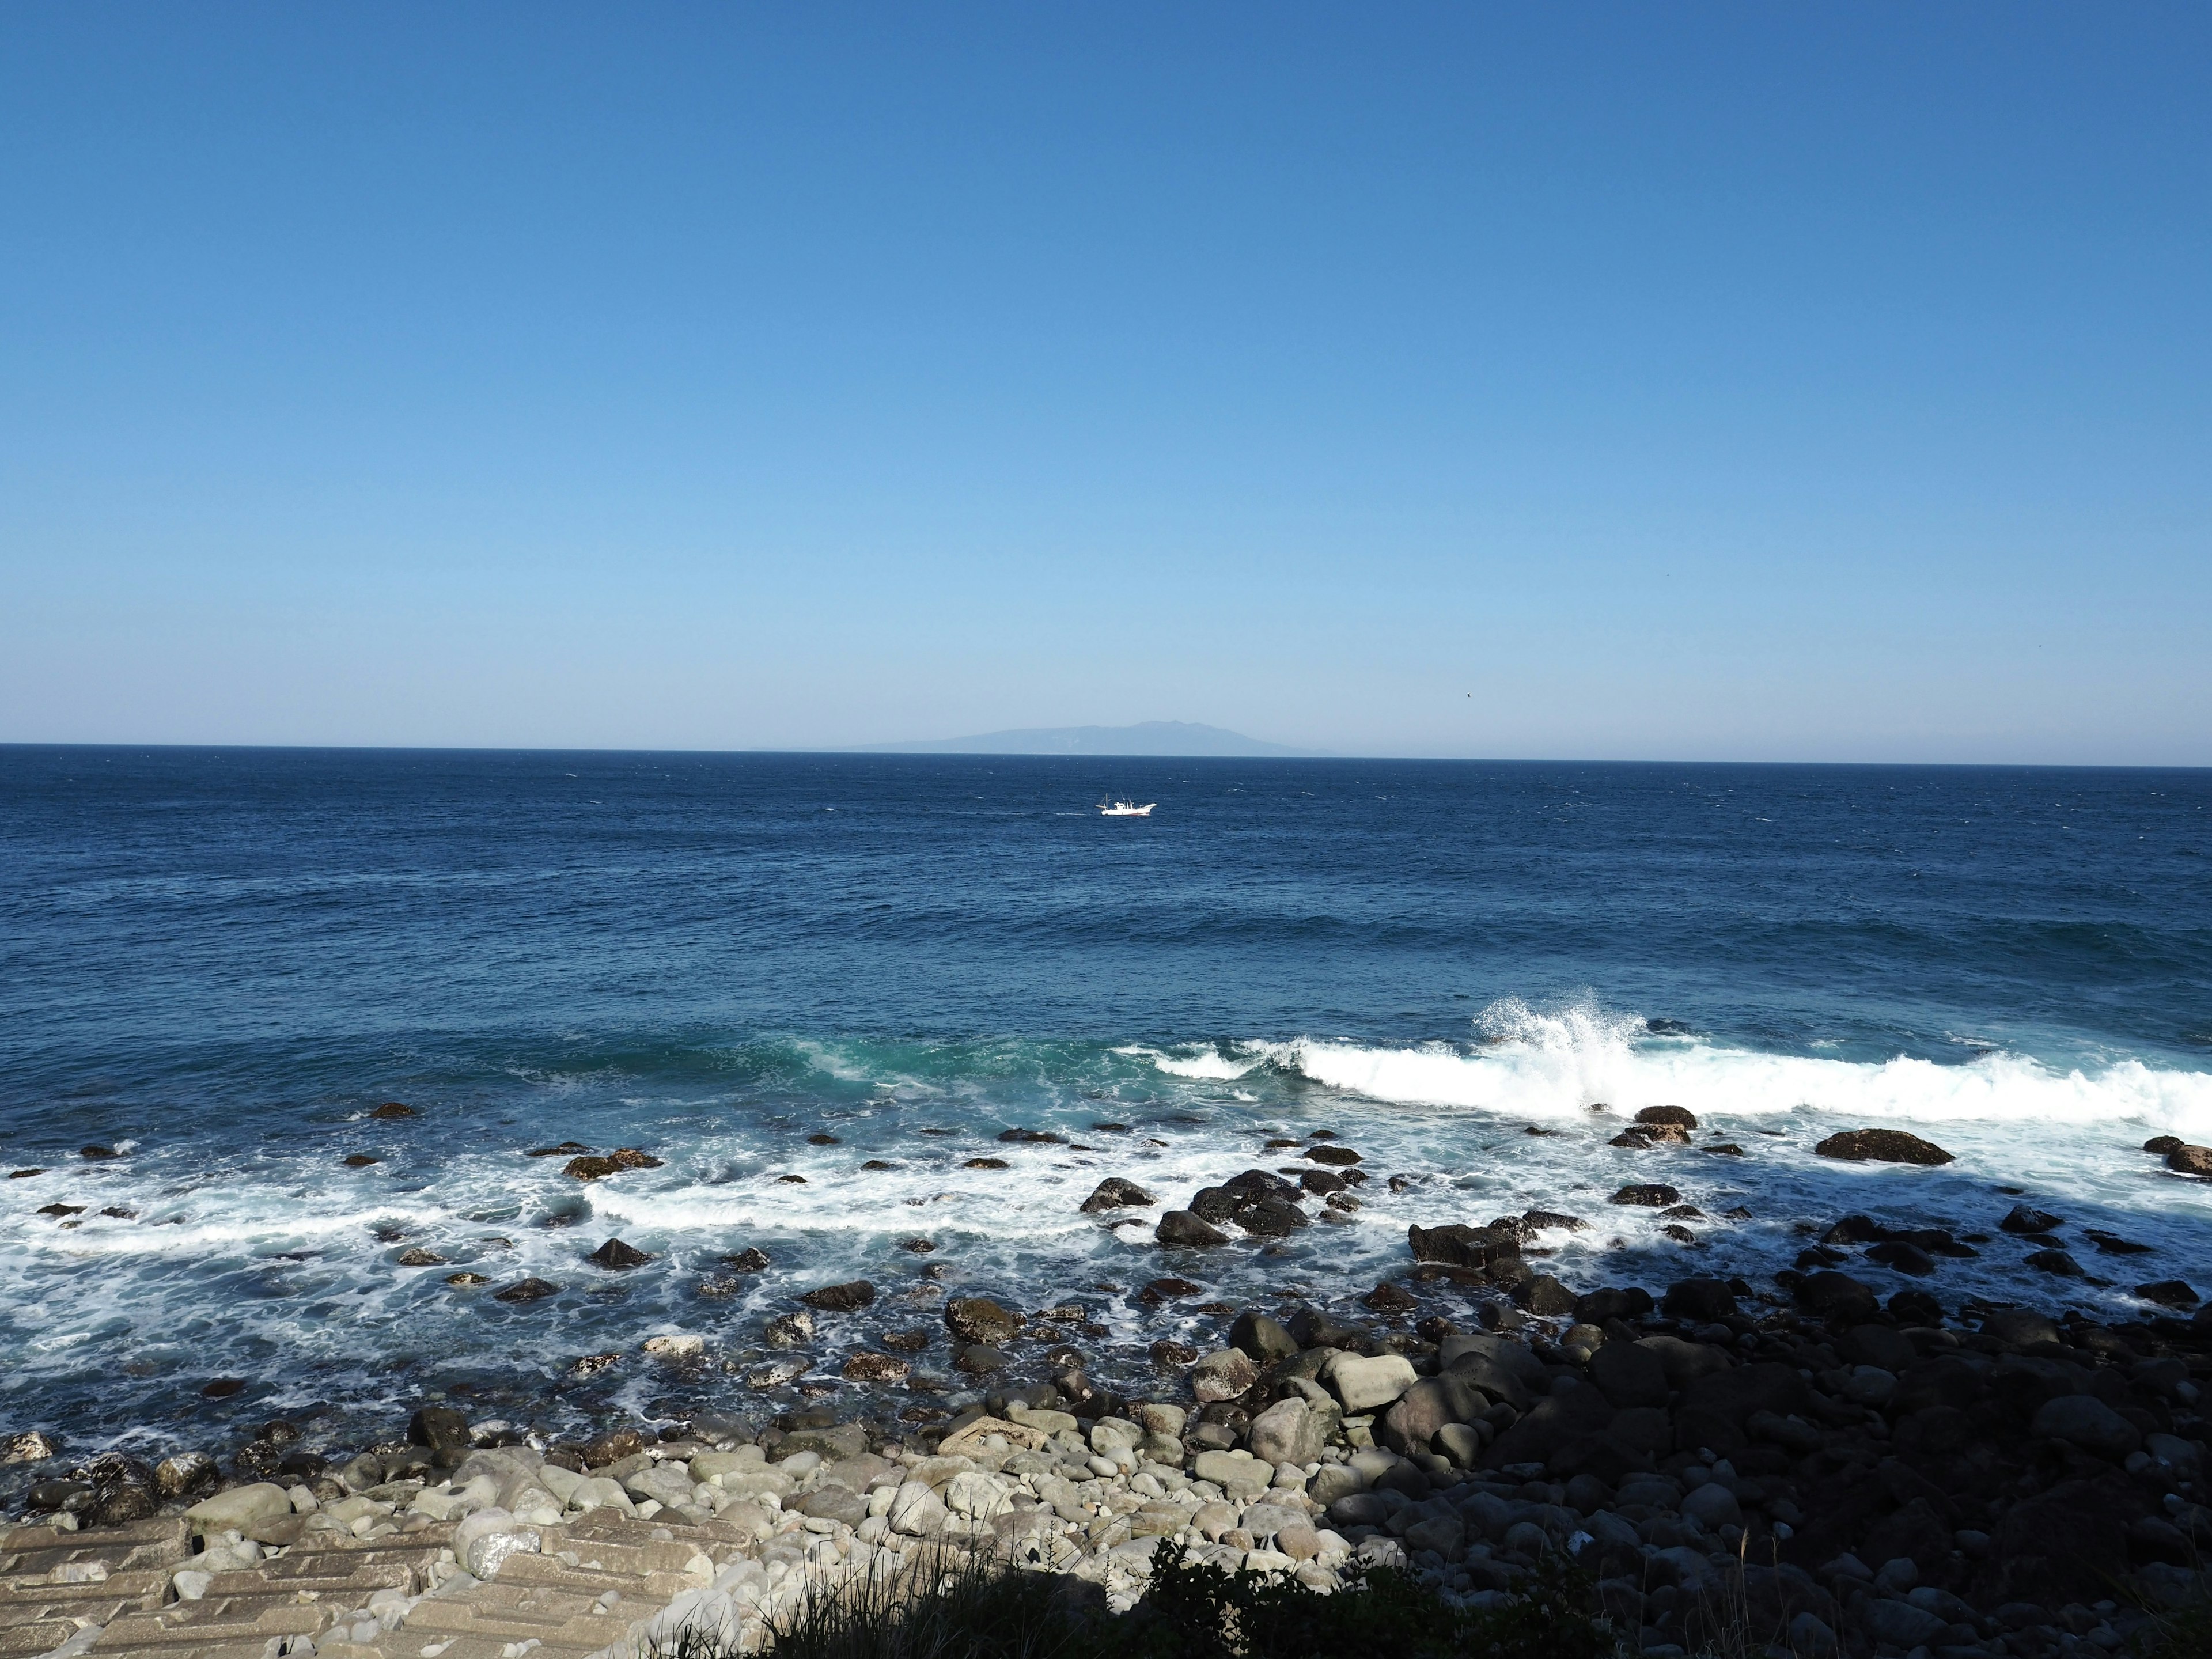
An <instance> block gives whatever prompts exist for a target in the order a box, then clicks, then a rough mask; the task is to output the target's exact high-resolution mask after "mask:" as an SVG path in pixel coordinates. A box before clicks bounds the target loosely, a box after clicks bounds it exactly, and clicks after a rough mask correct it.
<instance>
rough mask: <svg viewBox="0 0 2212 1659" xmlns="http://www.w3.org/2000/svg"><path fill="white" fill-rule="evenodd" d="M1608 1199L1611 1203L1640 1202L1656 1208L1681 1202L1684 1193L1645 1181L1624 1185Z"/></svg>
mask: <svg viewBox="0 0 2212 1659" xmlns="http://www.w3.org/2000/svg"><path fill="white" fill-rule="evenodd" d="M1606 1201H1607V1203H1609V1204H1639V1205H1643V1206H1647V1207H1649V1208H1650V1209H1655V1210H1656V1209H1658V1208H1661V1207H1662V1206H1665V1205H1668V1204H1680V1202H1681V1201H1682V1195H1681V1194H1680V1193H1678V1192H1676V1191H1675V1190H1674V1188H1672V1187H1668V1186H1664V1185H1662V1184H1659V1183H1657V1182H1643V1183H1638V1184H1636V1185H1632V1186H1627V1187H1623V1188H1621V1189H1620V1191H1619V1192H1617V1193H1615V1194H1613V1196H1612V1197H1611V1198H1610V1199H1608V1200H1606Z"/></svg>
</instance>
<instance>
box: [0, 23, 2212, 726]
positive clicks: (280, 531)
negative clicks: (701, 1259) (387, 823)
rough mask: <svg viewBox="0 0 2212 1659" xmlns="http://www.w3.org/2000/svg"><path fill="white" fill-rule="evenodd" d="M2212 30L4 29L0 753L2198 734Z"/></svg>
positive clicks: (2204, 698) (1349, 26)
mask: <svg viewBox="0 0 2212 1659" xmlns="http://www.w3.org/2000/svg"><path fill="white" fill-rule="evenodd" d="M2208 84H2212V11H2207V10H2206V9H2204V8H2203V7H2202V6H2201V5H2197V4H2191V5H2175V6H2158V5H2136V6H2129V7H2124V8H2087V7H2081V6H2078V5H2069V6H2037V5H2009V4H2008V5H1999V4H1995V3H1991V4H1984V5H1960V4H1934V5H1928V6H1917V7H1904V6H1881V7H1875V6H1866V7H1831V6H1819V5H1802V6H1790V7H1774V6H1765V5H1761V6H1711V5H1702V6H1666V7H1662V6H1653V5H1645V4H1638V5H1632V6H1589V7H1567V8H1554V7H1541V8H1540V7H1527V6H1510V7H1507V6H1465V5H1453V6H1435V7H1425V6H1419V5H1404V6H1396V7H1389V8H1377V7H1353V6H1340V7H1334V8H1310V7H1297V6H1287V7H1286V6H1283V5H1279V4H1269V5H1267V6H1254V7H1249V8H1237V7H1231V6H1210V7H1203V8H1191V7H1184V6H1176V7H1153V6H1144V5H1133V4H1127V3H1123V4H1115V5H1112V6H1106V5H1066V6H1049V7H1037V6H1020V7H1016V6H1007V7H1004V8H986V7H978V6H962V7H954V6H939V7H928V8H921V7H900V8H890V7H884V8H860V7H852V6H836V5H826V6H809V7H804V8H800V7H787V8H775V7H767V6H753V7H730V6H722V5H714V6H699V7H684V6H658V7H650V6H649V7H631V8H620V9H616V8H606V7H601V6H583V5H549V4H542V3H532V4H529V5H521V4H515V5H508V6H491V5H471V4H451V3H441V4H439V5H435V6H421V7H408V6H400V5H382V6H376V7H367V6H362V7H356V8H350V9H348V8H342V7H335V6H316V7H298V6H276V5H271V6H268V7H265V8H263V7H252V6H242V5H233V4H209V5H197V6H192V7H177V6H124V5H102V4H82V3H71V4H59V5H41V4H33V3H23V0H17V3H14V4H11V5H10V6H9V7H8V8H6V9H5V10H4V11H0V144H4V146H5V153H6V155H8V156H9V163H8V166H7V167H6V168H5V169H4V170H0V740H4V739H15V740H71V741H74V740H84V741H145V742H152V741H170V742H192V741H216V742H264V743H289V742H306V743H320V742H328V743H394V744H527V745H536V744H557V745H566V744H576V745H608V746H622V747H629V746H643V747H658V746H671V747H710V748H745V747H789V746H814V745H832V744H857V743H863V742H869V741H875V740H879V739H898V738H927V737H939V736H947V735H951V734H954V733H957V732H980V731H987V730H991V729H994V728H996V727H1001V726H1042V725H1060V724H1077V723H1092V722H1099V723H1121V722H1123V721H1130V720H1146V719H1170V720H1202V721H1208V722H1212V723H1214V724H1218V725H1222V726H1231V727H1233V728H1235V729H1237V730H1240V731H1244V732H1249V733H1251V734H1253V735H1255V736H1259V737H1263V738H1273V739H1275V740H1278V741H1282V742H1287V743H1293V744H1306V745H1311V746H1316V747H1321V748H1326V749H1329V750H1335V751H1338V752H1340V753H1381V754H1400V755H1474V756H1539V757H1570V756H1571V757H1681V758H1743V759H1770V758H1771V759H1836V760H1875V759H1891V760H1967V761H1976V760H1986V761H2015V760H2027V761H2092V762H2116V763H2133V762H2154V763H2155V762H2166V763H2191V764H2205V763H2212V648H2208V647H2212V545H2208V541H2209V540H2212V538H2208V532H2209V531H2212V445H2209V444H2208V439H2212V418H2208V417H2212V350H2208V344H2209V343H2212V340H2208V312H2212V306H2208V295H2212V211H2208V210H2212V99H2208V98H2207V97H2206V95H2205V92H2204V88H2205V87H2206V86H2207V85H2208Z"/></svg>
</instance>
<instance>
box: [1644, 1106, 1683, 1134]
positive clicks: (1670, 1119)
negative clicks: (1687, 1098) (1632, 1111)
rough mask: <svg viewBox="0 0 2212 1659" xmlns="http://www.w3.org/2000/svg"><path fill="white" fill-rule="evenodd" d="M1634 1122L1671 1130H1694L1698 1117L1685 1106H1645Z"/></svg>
mask: <svg viewBox="0 0 2212 1659" xmlns="http://www.w3.org/2000/svg"><path fill="white" fill-rule="evenodd" d="M1636 1121H1638V1123H1644V1124H1650V1125H1654V1126H1663V1127H1668V1128H1672V1129H1694V1128H1696V1127H1698V1115H1697V1114H1696V1113H1695V1112H1692V1110H1690V1109H1689V1108H1688V1107H1686V1106H1646V1107H1645V1108H1644V1109H1643V1110H1642V1111H1640V1112H1638V1113H1637V1115H1636Z"/></svg>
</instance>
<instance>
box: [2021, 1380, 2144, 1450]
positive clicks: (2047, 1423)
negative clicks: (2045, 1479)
mask: <svg viewBox="0 0 2212 1659" xmlns="http://www.w3.org/2000/svg"><path fill="white" fill-rule="evenodd" d="M2030 1427H2031V1430H2032V1431H2033V1433H2035V1434H2037V1435H2039V1436H2041V1437H2044V1438H2045V1439H2049V1440H2063V1441H2066V1442H2067V1443H2069V1444H2071V1445H2075V1446H2079V1447H2080V1448H2081V1449H2082V1450H2083V1451H2086V1452H2093V1453H2095V1454H2096V1455H2098V1456H2100V1457H2109V1458H2111V1459H2112V1461H2113V1462H2119V1461H2120V1460H2121V1459H2122V1458H2124V1457H2125V1456H2126V1455H2128V1454H2129V1453H2130V1452H2131V1451H2133V1450H2135V1449H2136V1448H2137V1447H2138V1446H2140V1445H2141V1444H2142V1434H2141V1433H2140V1432H2139V1431H2137V1430H2136V1425H2134V1424H2132V1423H2130V1422H2129V1421H2128V1419H2126V1418H2124V1417H2122V1416H2121V1415H2120V1414H2119V1413H2118V1412H2116V1411H2114V1410H2113V1409H2112V1407H2110V1406H2107V1405H2106V1403H2105V1402H2104V1401H2101V1400H2100V1399H2098V1398H2097V1397H2096V1396H2095V1395H2087V1394H2068V1395H2059V1396H2058V1397H2057V1399H2055V1400H2046V1401H2044V1403H2043V1405H2042V1407H2041V1408H2040V1409H2039V1410H2038V1411H2037V1412H2036V1413H2035V1420H2034V1422H2033V1424H2032V1425H2030Z"/></svg>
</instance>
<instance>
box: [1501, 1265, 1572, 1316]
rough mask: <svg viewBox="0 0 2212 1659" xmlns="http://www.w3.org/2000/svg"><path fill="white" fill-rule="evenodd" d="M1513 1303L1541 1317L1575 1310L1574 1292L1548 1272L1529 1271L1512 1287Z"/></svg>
mask: <svg viewBox="0 0 2212 1659" xmlns="http://www.w3.org/2000/svg"><path fill="white" fill-rule="evenodd" d="M1513 1302H1514V1305H1515V1306H1516V1307H1518V1308H1522V1309H1524V1310H1527V1311H1528V1312H1529V1313H1532V1314H1535V1315H1537V1316H1539V1317H1541V1318H1547V1319H1548V1318H1557V1317H1559V1316H1562V1315H1565V1314H1571V1313H1572V1312H1573V1311H1574V1310H1575V1293H1574V1292H1573V1291H1571V1290H1569V1289H1568V1288H1567V1287H1566V1286H1565V1285H1562V1284H1560V1283H1559V1280H1558V1279H1554V1278H1553V1277H1552V1276H1551V1274H1549V1273H1531V1274H1530V1275H1529V1276H1528V1278H1526V1279H1522V1280H1521V1282H1520V1283H1519V1284H1517V1285H1514V1287H1513Z"/></svg>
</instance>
